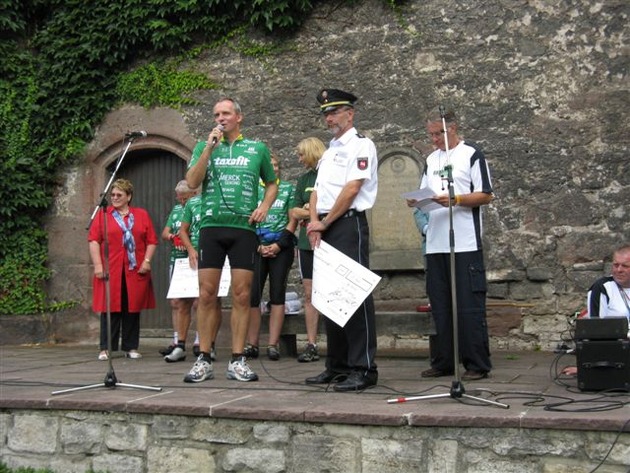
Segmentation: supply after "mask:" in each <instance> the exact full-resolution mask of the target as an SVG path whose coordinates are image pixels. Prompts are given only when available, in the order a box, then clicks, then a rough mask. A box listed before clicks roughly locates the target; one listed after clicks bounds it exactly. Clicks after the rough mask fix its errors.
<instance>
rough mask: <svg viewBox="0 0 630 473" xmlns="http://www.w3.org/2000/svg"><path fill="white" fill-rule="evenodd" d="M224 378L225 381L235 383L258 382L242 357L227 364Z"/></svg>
mask: <svg viewBox="0 0 630 473" xmlns="http://www.w3.org/2000/svg"><path fill="white" fill-rule="evenodd" d="M225 376H226V377H227V379H235V380H237V381H258V375H257V374H256V373H254V372H253V371H252V369H251V368H250V367H249V365H248V364H247V358H245V357H244V356H242V357H240V358H239V359H237V360H235V361H230V362H229V363H228V367H227V371H226V372H225Z"/></svg>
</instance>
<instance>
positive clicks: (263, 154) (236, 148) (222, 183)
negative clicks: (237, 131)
mask: <svg viewBox="0 0 630 473" xmlns="http://www.w3.org/2000/svg"><path fill="white" fill-rule="evenodd" d="M205 146H206V142H205V141H202V142H199V143H197V145H196V146H195V149H194V151H193V155H192V159H191V160H190V164H189V165H188V168H189V169H190V168H191V167H192V166H194V165H195V163H196V162H197V161H198V160H199V157H200V156H201V153H202V152H203V149H204V148H205ZM261 179H262V180H263V181H264V182H273V181H275V180H276V175H275V173H274V170H273V166H272V164H271V155H270V153H269V149H268V148H267V146H266V145H265V144H264V143H262V142H260V141H254V140H249V139H245V138H243V136H242V135H240V136H239V137H238V138H237V139H236V140H234V142H233V143H231V144H230V143H228V142H227V140H225V139H223V140H221V142H220V143H219V144H218V145H217V147H216V148H215V149H214V151H213V152H212V155H211V157H210V159H209V160H208V169H207V172H206V177H205V178H204V180H203V187H202V189H203V190H202V201H203V202H202V206H201V226H200V228H206V227H233V228H242V229H245V230H252V231H254V225H250V224H249V223H248V219H249V217H250V215H251V214H252V212H253V211H254V210H255V209H256V207H257V206H258V201H259V198H258V183H259V181H260V180H261Z"/></svg>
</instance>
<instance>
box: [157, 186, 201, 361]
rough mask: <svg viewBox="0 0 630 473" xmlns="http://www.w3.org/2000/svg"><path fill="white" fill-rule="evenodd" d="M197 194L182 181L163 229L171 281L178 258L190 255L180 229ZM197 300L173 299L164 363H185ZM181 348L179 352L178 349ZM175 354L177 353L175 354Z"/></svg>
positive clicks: (161, 351) (163, 353) (163, 352)
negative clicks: (168, 250) (170, 327)
mask: <svg viewBox="0 0 630 473" xmlns="http://www.w3.org/2000/svg"><path fill="white" fill-rule="evenodd" d="M195 194H197V191H196V189H191V188H190V187H189V186H188V182H186V179H182V180H181V181H179V182H178V183H177V185H176V186H175V200H176V201H177V203H176V204H175V206H174V207H173V208H172V209H171V213H170V214H169V216H168V218H167V219H166V224H165V225H164V228H163V229H162V240H164V241H167V242H169V243H170V244H171V251H170V253H169V265H168V278H169V280H170V279H171V277H172V275H173V268H174V267H175V260H176V259H178V258H187V257H188V253H187V252H186V249H185V247H184V244H183V243H182V240H181V237H180V227H181V224H182V215H183V213H184V206H185V205H186V203H187V202H188V200H189V199H190V198H191V197H193V196H194V195H195ZM194 301H195V299H179V298H178V299H171V301H170V304H171V310H172V316H171V317H172V320H173V341H172V343H171V344H170V345H169V346H168V347H166V348H162V349H160V354H161V355H163V356H164V361H166V362H167V363H171V362H174V361H184V360H185V359H186V355H185V344H186V335H187V332H188V327H189V326H190V320H191V313H192V306H193V303H194ZM178 347H179V348H180V349H179V350H177V348H178ZM173 352H175V353H173Z"/></svg>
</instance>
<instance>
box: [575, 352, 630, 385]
mask: <svg viewBox="0 0 630 473" xmlns="http://www.w3.org/2000/svg"><path fill="white" fill-rule="evenodd" d="M575 348H576V356H577V369H578V373H577V380H578V388H579V389H580V391H606V390H617V391H629V392H630V340H595V341H594V340H583V341H578V342H577V343H576V345H575Z"/></svg>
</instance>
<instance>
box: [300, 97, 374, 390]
mask: <svg viewBox="0 0 630 473" xmlns="http://www.w3.org/2000/svg"><path fill="white" fill-rule="evenodd" d="M317 101H318V102H319V103H320V109H321V113H322V114H323V116H324V120H325V122H326V126H327V127H328V129H329V130H330V132H331V133H332V135H333V139H332V141H331V142H330V146H329V148H328V150H326V152H325V153H324V155H323V156H322V158H321V160H320V161H319V167H318V173H317V181H316V182H315V190H314V191H313V193H312V194H311V200H310V203H309V208H310V212H311V221H310V223H309V224H308V230H307V232H308V236H309V240H310V243H311V247H312V248H317V247H318V246H319V243H320V241H321V240H324V241H325V242H326V243H328V244H330V245H331V246H333V247H334V248H336V249H337V250H339V251H341V252H342V253H344V254H345V255H347V256H349V257H350V258H352V259H353V260H355V261H357V262H358V263H360V264H362V265H363V266H365V267H369V250H370V248H369V240H370V231H369V228H368V223H367V218H366V216H365V211H366V210H368V209H371V208H372V207H373V206H374V201H375V200H376V192H377V187H378V178H377V169H378V157H377V155H376V147H375V146H374V143H373V142H372V140H370V139H369V138H366V137H365V136H363V135H360V134H359V133H358V132H357V130H356V128H355V127H354V113H355V110H354V104H355V103H356V101H357V97H356V96H354V95H353V94H351V93H348V92H344V91H342V90H337V89H323V90H322V91H320V93H319V94H318V96H317ZM325 322H326V337H327V342H326V343H327V357H326V370H325V371H323V372H322V373H320V374H319V375H317V376H314V377H311V378H307V379H306V383H307V384H329V383H335V386H334V390H335V391H361V390H364V389H366V388H368V387H370V386H374V385H376V383H377V381H378V371H377V369H376V363H375V362H374V357H375V355H376V330H375V321H374V299H373V298H372V295H371V294H370V295H369V296H368V297H367V298H366V300H365V301H364V302H363V304H361V306H360V307H359V308H358V309H357V311H356V312H355V313H354V314H353V315H352V317H351V318H350V320H348V322H347V323H346V325H345V326H344V327H340V326H339V325H337V324H336V323H335V322H333V321H331V320H330V319H328V318H326V319H325Z"/></svg>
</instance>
